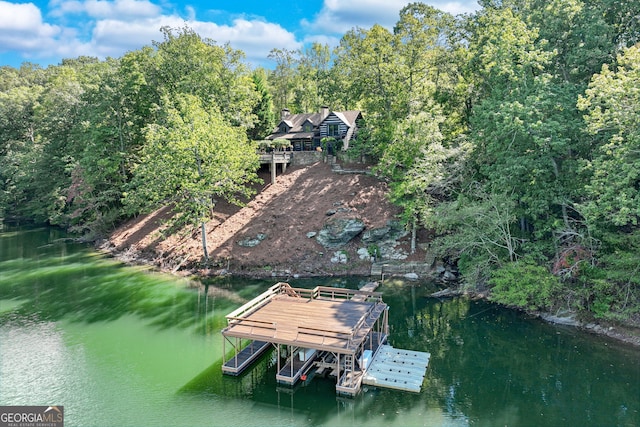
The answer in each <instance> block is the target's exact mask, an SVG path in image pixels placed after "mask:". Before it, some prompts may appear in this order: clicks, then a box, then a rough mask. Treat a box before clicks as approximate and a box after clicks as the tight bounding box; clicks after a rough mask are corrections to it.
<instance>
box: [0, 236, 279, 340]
mask: <svg viewBox="0 0 640 427" xmlns="http://www.w3.org/2000/svg"><path fill="white" fill-rule="evenodd" d="M63 237H64V235H63V234H62V233H60V232H56V231H55V230H54V231H51V230H49V229H37V230H29V231H27V232H20V233H11V232H8V233H2V234H1V235H0V249H1V252H0V299H2V300H13V302H15V304H12V306H13V309H12V310H11V311H7V312H0V323H2V322H6V321H9V320H11V319H14V320H15V319H21V320H22V321H29V320H27V319H32V320H36V319H37V320H48V321H57V320H62V319H66V320H71V321H78V322H88V323H92V322H104V321H113V320H117V319H119V318H120V317H122V316H124V315H128V314H134V315H138V316H140V317H142V318H146V319H150V320H151V324H152V325H154V326H157V327H159V328H169V327H179V328H184V327H191V326H194V327H196V331H198V332H201V333H206V332H208V331H212V330H219V329H220V327H221V326H222V325H224V322H225V318H224V315H225V314H226V313H227V312H228V311H231V310H232V309H233V308H235V307H237V306H238V303H239V302H238V301H242V299H243V297H242V294H247V296H248V297H252V295H254V293H255V292H261V290H259V291H258V289H261V288H263V287H265V286H267V285H268V284H267V282H264V281H246V282H245V283H244V284H245V285H246V288H243V289H242V292H240V293H237V292H236V290H237V289H234V288H237V287H238V284H237V283H235V284H234V283H230V282H225V281H222V282H213V283H211V284H210V286H209V288H210V295H209V297H207V298H200V296H201V295H200V294H201V293H202V290H201V288H199V289H198V291H199V294H198V296H197V297H196V296H195V294H196V290H195V289H194V290H193V291H188V288H189V287H194V283H189V282H188V280H187V279H176V277H173V276H168V275H164V274H159V273H154V272H152V271H150V270H149V269H147V268H143V267H138V268H132V267H130V266H125V265H123V264H121V263H119V262H117V261H115V260H111V259H107V258H105V257H103V256H102V255H100V254H96V253H94V252H92V251H90V250H88V248H87V247H86V246H85V245H82V244H77V243H69V242H68V241H67V240H65V239H64V238H63ZM201 302H202V303H201ZM203 317H206V319H205V321H204V322H203V321H202V319H203Z"/></svg>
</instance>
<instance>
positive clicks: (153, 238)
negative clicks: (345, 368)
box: [102, 163, 640, 346]
mask: <svg viewBox="0 0 640 427" xmlns="http://www.w3.org/2000/svg"><path fill="white" fill-rule="evenodd" d="M349 167H352V168H357V169H363V168H364V166H363V165H345V168H349ZM261 177H262V179H263V180H264V184H260V185H256V187H255V189H256V195H255V196H254V197H253V198H251V200H249V201H247V203H246V205H245V206H244V207H238V206H234V205H230V204H228V203H226V202H223V201H221V202H219V203H218V204H217V205H216V208H215V210H214V212H213V218H212V219H211V220H210V221H209V222H208V223H207V225H206V230H207V243H208V249H209V256H210V262H209V263H203V262H202V261H203V250H202V242H201V235H200V229H183V230H178V231H173V232H169V230H168V228H167V226H166V222H167V220H168V219H169V218H170V217H171V215H172V213H171V210H170V208H169V207H164V208H162V209H159V210H158V211H156V212H153V213H151V214H149V215H141V216H139V217H137V218H135V219H132V220H130V221H128V222H127V223H125V224H123V225H122V226H121V227H119V228H118V229H117V230H116V231H115V232H114V233H112V235H111V236H110V238H109V239H108V240H107V241H106V242H105V243H104V244H103V245H102V248H103V249H104V250H106V251H107V252H109V253H110V254H112V255H114V256H116V257H117V258H119V259H121V260H123V261H125V262H128V263H131V264H146V265H151V266H154V267H156V268H158V269H160V270H162V271H166V272H171V273H174V274H180V275H195V276H200V277H202V276H209V275H217V274H222V273H224V274H234V275H238V276H249V277H284V278H287V277H293V276H295V275H299V276H300V277H310V276H335V275H369V273H370V269H371V262H370V261H368V260H367V261H363V260H360V259H359V258H358V256H357V254H356V251H357V249H358V248H359V247H363V244H362V242H361V241H360V239H359V238H355V239H354V240H353V241H352V242H350V243H349V244H348V245H347V246H346V247H344V248H341V250H344V251H346V252H347V254H348V262H347V263H346V264H342V263H335V262H332V261H331V258H332V254H333V252H334V251H333V250H327V249H325V248H324V247H322V246H321V245H320V244H319V243H318V242H317V241H316V239H315V238H309V237H307V233H309V232H318V231H319V230H320V229H321V228H322V226H323V225H324V223H325V221H326V220H327V219H328V218H329V216H328V215H327V213H328V212H329V211H335V214H333V215H332V216H333V217H340V216H342V217H357V218H360V219H362V220H363V221H364V223H365V224H366V227H367V228H370V229H371V228H378V227H383V226H384V225H386V223H387V221H388V220H391V219H397V215H398V214H399V213H400V210H399V208H398V207H396V206H393V205H392V204H391V203H389V201H388V199H387V193H388V187H387V185H386V184H385V183H384V182H382V181H380V180H378V179H377V178H375V177H374V176H371V175H369V174H344V175H342V174H337V173H335V172H332V170H331V167H330V165H328V164H325V163H316V164H314V165H311V166H306V167H293V168H289V169H287V172H286V173H285V174H280V173H279V175H278V177H277V182H276V183H275V184H270V174H269V172H268V170H266V169H265V170H262V171H261ZM258 235H265V236H266V237H265V238H264V240H262V241H261V242H260V243H259V244H258V245H257V246H255V247H243V246H241V245H239V244H238V242H240V241H242V240H243V239H247V238H255V237H256V236H258ZM428 239H429V236H428V235H427V234H426V233H425V232H424V231H422V232H420V233H419V234H418V243H427V242H428ZM409 245H410V242H409V237H408V236H407V237H406V238H404V239H402V240H401V244H400V246H399V248H401V249H403V250H404V251H405V252H406V253H409V252H410V251H409ZM425 258H426V254H425V253H424V251H422V250H421V249H420V245H418V250H417V252H416V253H415V254H412V255H409V257H408V258H407V260H406V261H424V260H425ZM475 296H476V297H481V298H486V295H475ZM542 317H545V316H542ZM547 317H548V316H547ZM551 321H552V320H551ZM574 325H575V326H577V327H581V328H583V329H587V330H589V331H591V332H592V333H596V334H599V335H607V336H609V337H611V338H614V339H617V340H620V341H624V342H627V343H629V344H633V345H635V346H640V329H639V328H637V326H636V325H619V324H615V325H614V324H608V323H599V324H595V323H582V322H576V323H574Z"/></svg>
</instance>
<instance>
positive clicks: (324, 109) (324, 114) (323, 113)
mask: <svg viewBox="0 0 640 427" xmlns="http://www.w3.org/2000/svg"><path fill="white" fill-rule="evenodd" d="M320 115H321V116H322V120H324V119H325V118H326V117H327V116H328V115H329V107H327V106H326V105H323V106H322V107H320Z"/></svg>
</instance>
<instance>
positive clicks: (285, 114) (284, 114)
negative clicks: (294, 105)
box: [280, 108, 290, 120]
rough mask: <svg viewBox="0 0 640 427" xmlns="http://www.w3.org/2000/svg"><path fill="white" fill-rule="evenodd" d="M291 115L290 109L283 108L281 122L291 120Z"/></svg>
mask: <svg viewBox="0 0 640 427" xmlns="http://www.w3.org/2000/svg"><path fill="white" fill-rule="evenodd" d="M289 114H290V111H289V109H288V108H283V109H282V112H281V113H280V119H281V120H287V119H288V118H289Z"/></svg>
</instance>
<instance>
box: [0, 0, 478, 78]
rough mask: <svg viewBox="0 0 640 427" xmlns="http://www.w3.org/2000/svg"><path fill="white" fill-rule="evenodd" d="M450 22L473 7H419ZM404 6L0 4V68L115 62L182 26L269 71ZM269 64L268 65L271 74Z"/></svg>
mask: <svg viewBox="0 0 640 427" xmlns="http://www.w3.org/2000/svg"><path fill="white" fill-rule="evenodd" d="M423 2H424V3H427V4H430V5H431V6H434V7H435V8H437V9H440V10H443V11H445V12H449V13H452V14H454V15H456V14H460V13H472V12H474V11H475V10H477V9H479V5H478V3H477V0H423ZM408 3H410V1H406V0H303V1H296V0H288V1H282V0H226V1H221V0H208V1H207V0H188V1H180V2H176V1H175V0H49V1H46V0H45V1H41V0H35V1H31V2H21V1H6V0H0V66H2V65H9V66H12V67H19V66H20V64H21V63H23V62H32V63H35V64H39V65H41V66H43V67H46V66H48V65H56V64H59V63H60V61H61V60H62V59H64V58H77V57H79V56H83V55H85V56H92V57H98V58H100V59H104V58H106V57H114V58H118V57H121V56H122V55H124V54H125V53H126V52H128V51H132V50H137V49H140V48H141V47H143V46H150V45H152V43H153V41H162V40H163V36H162V34H161V33H160V28H161V27H163V26H169V27H171V28H183V27H185V26H188V27H190V28H192V29H193V30H194V31H195V32H197V33H198V34H200V36H202V37H204V38H209V39H212V40H214V41H215V42H216V43H217V44H224V43H227V42H228V43H230V45H231V46H232V47H233V48H235V49H240V50H242V51H244V52H245V55H246V60H247V62H249V63H250V64H252V65H254V66H258V65H260V66H265V67H270V65H269V63H270V61H269V60H268V59H267V55H268V54H269V52H270V51H271V50H272V49H274V48H278V49H288V50H296V49H300V48H303V47H304V46H305V45H308V44H309V43H311V42H320V43H323V44H324V43H327V44H329V46H331V47H333V46H336V45H337V44H338V41H339V40H340V38H341V37H342V35H343V34H344V33H345V32H347V31H348V30H350V29H352V28H354V27H362V28H370V27H371V26H372V25H373V24H380V25H382V26H384V27H387V28H388V29H390V30H391V29H392V28H393V25H394V24H395V23H396V22H397V20H398V16H399V11H400V9H402V8H403V7H404V6H405V5H407V4H408ZM273 65H275V64H271V66H273Z"/></svg>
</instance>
